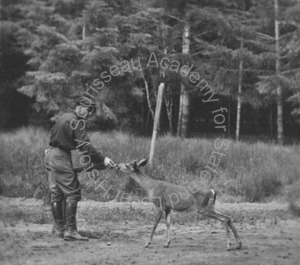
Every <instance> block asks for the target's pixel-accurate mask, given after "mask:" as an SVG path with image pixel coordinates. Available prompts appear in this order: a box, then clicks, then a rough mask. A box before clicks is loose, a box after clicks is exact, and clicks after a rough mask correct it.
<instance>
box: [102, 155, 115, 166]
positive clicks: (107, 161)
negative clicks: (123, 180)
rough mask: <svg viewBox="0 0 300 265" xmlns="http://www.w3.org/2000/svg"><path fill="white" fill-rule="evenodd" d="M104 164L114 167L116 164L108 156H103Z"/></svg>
mask: <svg viewBox="0 0 300 265" xmlns="http://www.w3.org/2000/svg"><path fill="white" fill-rule="evenodd" d="M104 166H106V167H107V166H110V167H116V166H117V165H116V164H115V163H114V162H113V161H112V160H111V159H110V158H108V157H105V158H104Z"/></svg>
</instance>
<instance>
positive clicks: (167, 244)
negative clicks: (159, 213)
mask: <svg viewBox="0 0 300 265" xmlns="http://www.w3.org/2000/svg"><path fill="white" fill-rule="evenodd" d="M165 214H166V219H165V220H166V226H167V241H166V243H165V244H164V247H165V248H168V247H169V246H170V243H171V235H170V233H171V232H170V226H171V209H166V210H165Z"/></svg>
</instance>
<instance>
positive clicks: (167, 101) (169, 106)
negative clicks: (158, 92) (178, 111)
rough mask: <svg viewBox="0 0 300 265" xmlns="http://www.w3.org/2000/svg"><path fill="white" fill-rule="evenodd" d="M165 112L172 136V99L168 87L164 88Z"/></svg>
mask: <svg viewBox="0 0 300 265" xmlns="http://www.w3.org/2000/svg"><path fill="white" fill-rule="evenodd" d="M164 101H165V104H166V110H167V115H168V122H169V131H170V133H171V134H174V125H173V97H172V94H171V90H170V88H169V86H168V85H167V86H166V92H165V98H164Z"/></svg>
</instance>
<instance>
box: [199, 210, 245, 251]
mask: <svg viewBox="0 0 300 265" xmlns="http://www.w3.org/2000/svg"><path fill="white" fill-rule="evenodd" d="M204 215H205V216H206V217H208V218H212V219H215V220H219V221H221V222H222V223H224V225H225V228H226V234H227V250H231V246H230V233H229V228H230V229H231V231H232V233H233V235H234V237H235V240H236V242H237V247H236V249H240V248H241V247H242V241H241V240H240V238H239V236H238V234H237V231H236V229H235V227H234V226H233V224H232V221H231V219H230V217H228V216H226V215H224V214H222V213H219V212H217V211H209V212H206V213H205V214H204Z"/></svg>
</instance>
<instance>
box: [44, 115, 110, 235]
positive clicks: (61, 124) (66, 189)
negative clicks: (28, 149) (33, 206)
mask: <svg viewBox="0 0 300 265" xmlns="http://www.w3.org/2000/svg"><path fill="white" fill-rule="evenodd" d="M49 146H50V147H49V149H47V150H46V151H45V165H46V168H47V170H48V171H49V187H50V191H51V209H52V213H53V217H54V220H55V224H56V228H57V231H58V234H59V237H63V236H64V237H65V240H68V239H66V234H65V235H64V229H65V226H64V225H66V229H67V231H68V230H69V231H71V233H73V234H77V232H76V230H77V227H76V209H77V202H78V201H79V200H80V199H81V190H80V184H79V181H78V178H77V173H76V172H75V171H74V170H73V168H72V163H71V154H70V152H71V150H74V149H79V150H80V151H82V152H85V155H88V156H90V159H91V161H92V162H93V163H94V164H95V165H97V167H96V168H97V169H104V168H105V166H104V159H105V157H104V156H103V155H102V154H101V153H100V152H98V151H96V149H95V148H94V147H93V146H92V145H91V143H90V139H89V137H88V135H87V133H86V130H85V120H83V119H80V118H79V117H78V116H77V115H76V113H65V114H63V115H61V116H60V117H59V118H58V119H57V121H56V123H55V124H54V126H53V127H52V129H51V136H50V142H49ZM64 200H65V203H66V209H65V214H64V211H63V209H62V208H63V201H64ZM64 215H65V216H64ZM64 217H65V218H64ZM64 220H65V222H66V224H64ZM77 235H78V234H77ZM78 237H79V239H80V236H79V235H78ZM76 239H78V238H76V236H75V239H74V236H73V237H71V239H69V240H76Z"/></svg>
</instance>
